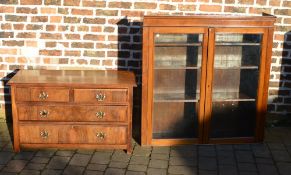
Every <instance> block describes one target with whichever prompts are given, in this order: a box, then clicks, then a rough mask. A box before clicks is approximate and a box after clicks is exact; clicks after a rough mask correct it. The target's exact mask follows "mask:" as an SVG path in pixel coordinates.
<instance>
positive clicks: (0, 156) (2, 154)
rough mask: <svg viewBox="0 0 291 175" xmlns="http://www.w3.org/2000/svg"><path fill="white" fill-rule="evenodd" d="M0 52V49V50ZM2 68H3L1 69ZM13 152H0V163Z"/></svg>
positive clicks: (11, 155)
mask: <svg viewBox="0 0 291 175" xmlns="http://www.w3.org/2000/svg"><path fill="white" fill-rule="evenodd" d="M0 52H1V50H0ZM1 62H2V61H1ZM1 70H3V69H1ZM13 155H14V153H11V152H0V164H7V163H8V162H9V160H10V159H11V158H12V157H13Z"/></svg>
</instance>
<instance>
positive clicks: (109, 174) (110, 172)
mask: <svg viewBox="0 0 291 175" xmlns="http://www.w3.org/2000/svg"><path fill="white" fill-rule="evenodd" d="M124 173H125V170H124V169H119V168H107V169H106V171H105V174H104V175H117V174H124Z"/></svg>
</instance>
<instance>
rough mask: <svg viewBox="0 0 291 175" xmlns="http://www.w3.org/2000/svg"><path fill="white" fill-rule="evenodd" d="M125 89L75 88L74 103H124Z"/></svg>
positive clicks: (125, 99)
mask: <svg viewBox="0 0 291 175" xmlns="http://www.w3.org/2000/svg"><path fill="white" fill-rule="evenodd" d="M127 100H128V99H127V90H126V89H75V90H74V101H75V102H76V103H126V102H127Z"/></svg>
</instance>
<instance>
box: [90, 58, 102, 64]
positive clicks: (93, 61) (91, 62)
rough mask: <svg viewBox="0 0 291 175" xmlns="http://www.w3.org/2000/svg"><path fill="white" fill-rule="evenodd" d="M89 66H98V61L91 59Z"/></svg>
mask: <svg viewBox="0 0 291 175" xmlns="http://www.w3.org/2000/svg"><path fill="white" fill-rule="evenodd" d="M90 64H92V65H100V60H94V59H91V60H90Z"/></svg>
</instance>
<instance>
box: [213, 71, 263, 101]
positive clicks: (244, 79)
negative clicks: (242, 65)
mask: <svg viewBox="0 0 291 175" xmlns="http://www.w3.org/2000/svg"><path fill="white" fill-rule="evenodd" d="M258 78H259V70H257V69H214V77H213V90H212V101H219V100H227V99H233V100H239V99H242V100H243V99H244V100H246V99H249V100H255V99H256V96H257V88H258V81H259V79H258Z"/></svg>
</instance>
